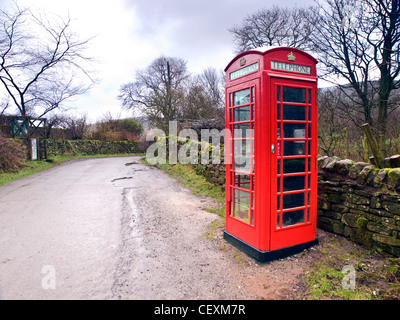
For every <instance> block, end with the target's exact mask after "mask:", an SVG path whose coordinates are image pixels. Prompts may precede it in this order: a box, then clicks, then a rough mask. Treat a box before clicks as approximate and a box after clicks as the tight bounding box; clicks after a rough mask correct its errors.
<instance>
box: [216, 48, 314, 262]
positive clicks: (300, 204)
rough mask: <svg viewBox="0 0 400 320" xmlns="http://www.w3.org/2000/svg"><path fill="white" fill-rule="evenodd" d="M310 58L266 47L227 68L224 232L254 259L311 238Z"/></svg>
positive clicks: (294, 248) (297, 247)
mask: <svg viewBox="0 0 400 320" xmlns="http://www.w3.org/2000/svg"><path fill="white" fill-rule="evenodd" d="M316 64H317V61H316V60H315V59H314V58H313V57H312V56H310V55H309V54H307V53H305V52H303V51H300V50H298V49H294V48H288V47H268V48H262V49H259V50H257V49H255V50H250V51H246V52H244V53H241V54H239V55H238V56H237V57H236V58H234V59H233V60H232V61H231V62H230V63H229V64H228V66H227V67H226V69H225V72H226V113H225V116H226V129H229V130H230V131H231V138H230V144H228V143H227V145H226V146H225V148H226V149H225V150H226V163H227V165H226V227H225V232H224V238H225V239H226V240H227V241H228V242H230V243H231V244H233V245H235V246H236V247H238V248H240V249H241V250H243V251H244V252H246V253H247V254H249V255H250V256H252V257H254V258H255V259H256V260H259V261H269V260H273V259H277V258H280V257H283V256H287V255H290V254H294V253H296V252H300V251H302V250H304V249H305V248H308V247H310V246H312V245H314V244H315V243H316V242H317V239H316V217H317V156H318V148H317V142H318V128H317V121H318V115H317V73H316Z"/></svg>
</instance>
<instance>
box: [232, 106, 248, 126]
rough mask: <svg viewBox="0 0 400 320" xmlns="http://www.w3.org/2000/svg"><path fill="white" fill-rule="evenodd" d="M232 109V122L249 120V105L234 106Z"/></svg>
mask: <svg viewBox="0 0 400 320" xmlns="http://www.w3.org/2000/svg"><path fill="white" fill-rule="evenodd" d="M233 110H234V118H233V119H234V122H240V121H250V106H247V107H241V108H235V109H233Z"/></svg>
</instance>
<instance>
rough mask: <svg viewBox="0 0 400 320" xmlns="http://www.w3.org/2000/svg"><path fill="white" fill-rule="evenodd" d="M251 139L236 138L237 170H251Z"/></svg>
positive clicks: (235, 157) (235, 155) (235, 156)
mask: <svg viewBox="0 0 400 320" xmlns="http://www.w3.org/2000/svg"><path fill="white" fill-rule="evenodd" d="M250 144H251V143H250V140H235V142H234V148H235V154H234V159H235V170H238V171H242V172H250V167H251V155H250Z"/></svg>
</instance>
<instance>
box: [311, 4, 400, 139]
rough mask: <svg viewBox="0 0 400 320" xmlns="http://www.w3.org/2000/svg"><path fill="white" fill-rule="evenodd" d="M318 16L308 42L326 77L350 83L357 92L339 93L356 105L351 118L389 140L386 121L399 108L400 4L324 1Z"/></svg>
mask: <svg viewBox="0 0 400 320" xmlns="http://www.w3.org/2000/svg"><path fill="white" fill-rule="evenodd" d="M318 16H319V20H318V24H317V28H316V29H315V32H314V33H312V34H311V35H310V41H311V43H312V46H313V50H314V51H315V52H317V54H318V57H319V60H320V61H321V62H322V68H321V71H322V76H323V77H324V76H327V75H331V74H336V75H338V76H339V78H341V79H345V80H346V81H347V82H348V83H350V85H351V87H352V89H353V90H351V91H350V90H348V86H347V85H345V86H340V88H342V89H343V90H342V93H343V95H344V97H346V98H347V101H351V102H352V103H348V108H351V109H352V112H351V113H352V114H353V115H356V114H360V115H362V117H363V118H361V119H360V118H358V119H356V120H355V122H358V123H360V122H367V123H369V124H371V126H374V127H375V128H376V129H377V131H378V132H379V134H382V135H385V134H386V124H387V119H388V115H389V113H390V112H392V111H393V110H395V108H396V107H397V105H396V104H394V103H392V102H391V101H390V95H391V93H392V91H393V90H394V89H396V88H399V85H400V83H399V79H398V76H399V72H400V51H399V45H400V3H399V1H398V0H366V1H357V0H326V1H325V3H323V4H319V14H318ZM354 93H355V94H354ZM375 110H378V112H374V111H375ZM376 113H377V116H375V114H376Z"/></svg>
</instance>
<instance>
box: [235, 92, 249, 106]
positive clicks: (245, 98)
mask: <svg viewBox="0 0 400 320" xmlns="http://www.w3.org/2000/svg"><path fill="white" fill-rule="evenodd" d="M248 103H250V88H248V89H244V90H241V91H236V92H234V93H233V105H234V106H240V105H242V104H248Z"/></svg>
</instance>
